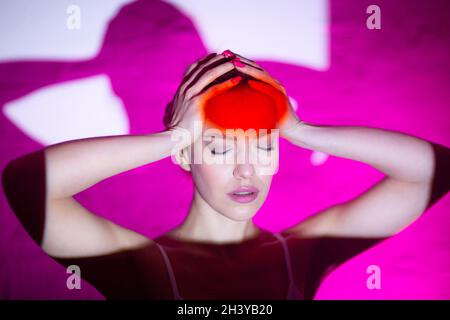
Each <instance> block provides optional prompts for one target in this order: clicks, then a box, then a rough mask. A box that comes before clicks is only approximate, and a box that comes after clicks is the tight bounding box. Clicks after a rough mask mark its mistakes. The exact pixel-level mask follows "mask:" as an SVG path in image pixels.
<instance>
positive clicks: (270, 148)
mask: <svg viewBox="0 0 450 320" xmlns="http://www.w3.org/2000/svg"><path fill="white" fill-rule="evenodd" d="M258 149H261V150H265V151H271V150H273V147H272V146H269V147H266V148H262V147H258Z"/></svg>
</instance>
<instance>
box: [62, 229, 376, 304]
mask: <svg viewBox="0 0 450 320" xmlns="http://www.w3.org/2000/svg"><path fill="white" fill-rule="evenodd" d="M380 240H382V238H376V239H375V238H370V239H364V238H358V239H356V238H325V237H324V238H298V237H296V236H293V235H283V234H280V233H275V234H272V233H270V232H268V231H265V230H262V231H261V233H260V234H259V235H258V236H256V237H254V238H251V239H247V240H245V241H243V242H241V243H226V244H212V243H205V242H195V241H179V240H176V239H174V238H171V237H169V236H160V237H158V238H156V239H154V243H152V244H149V245H146V246H143V247H140V248H136V249H131V250H125V251H121V252H116V253H113V254H107V255H102V256H95V257H84V258H54V259H55V260H56V261H57V262H59V263H60V264H62V265H63V266H65V267H67V266H69V265H78V266H79V267H80V269H81V277H82V278H83V279H84V280H87V281H88V282H89V283H91V284H92V285H93V286H94V287H96V288H97V290H99V291H100V292H101V293H102V294H103V295H104V296H105V298H107V299H157V300H160V299H161V300H168V299H187V300H197V299H205V300H216V299H237V300H248V299H258V300H259V299H262V300H283V299H290V300H300V299H312V298H313V297H314V294H315V292H316V290H317V288H318V287H319V285H320V282H321V280H322V279H323V277H324V276H325V275H326V274H327V273H328V272H330V271H331V270H332V269H334V268H335V267H336V266H338V265H339V264H341V263H342V262H344V261H346V260H348V259H350V258H351V257H353V256H355V255H357V254H358V253H360V252H362V251H364V250H366V249H368V248H369V247H371V246H373V245H374V244H376V243H378V242H379V241H380Z"/></svg>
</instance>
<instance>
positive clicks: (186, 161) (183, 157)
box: [175, 147, 191, 171]
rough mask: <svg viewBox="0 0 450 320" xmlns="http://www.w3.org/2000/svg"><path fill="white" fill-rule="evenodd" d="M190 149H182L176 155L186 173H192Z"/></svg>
mask: <svg viewBox="0 0 450 320" xmlns="http://www.w3.org/2000/svg"><path fill="white" fill-rule="evenodd" d="M189 155H190V147H186V148H183V149H181V150H180V151H178V152H177V153H176V154H175V158H176V161H177V163H178V164H179V165H180V167H181V168H182V169H183V170H185V171H191V165H190V163H191V160H190V159H191V157H190V156H189Z"/></svg>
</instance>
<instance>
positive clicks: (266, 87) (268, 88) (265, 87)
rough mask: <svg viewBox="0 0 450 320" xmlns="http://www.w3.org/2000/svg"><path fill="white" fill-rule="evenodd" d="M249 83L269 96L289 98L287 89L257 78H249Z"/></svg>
mask: <svg viewBox="0 0 450 320" xmlns="http://www.w3.org/2000/svg"><path fill="white" fill-rule="evenodd" d="M248 84H249V86H250V87H252V88H253V89H255V90H257V91H259V92H262V93H264V94H266V95H268V96H271V97H274V98H275V99H287V96H286V94H285V91H281V90H280V89H278V88H276V87H275V88H274V87H273V86H272V85H270V84H267V83H264V82H261V81H256V80H248Z"/></svg>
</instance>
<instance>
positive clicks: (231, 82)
mask: <svg viewBox="0 0 450 320" xmlns="http://www.w3.org/2000/svg"><path fill="white" fill-rule="evenodd" d="M241 80H242V77H241V76H237V77H234V78H231V79H228V80H226V81H224V82H221V83H219V84H216V85H214V86H212V87H211V88H209V89H208V90H206V91H205V92H203V93H200V94H198V95H197V96H196V97H199V98H200V99H201V101H202V102H206V101H207V100H208V99H209V98H212V97H214V96H216V95H218V94H220V93H222V92H225V91H227V90H229V89H231V88H232V87H234V86H236V85H237V84H238V83H239V82H240V81H241Z"/></svg>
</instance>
